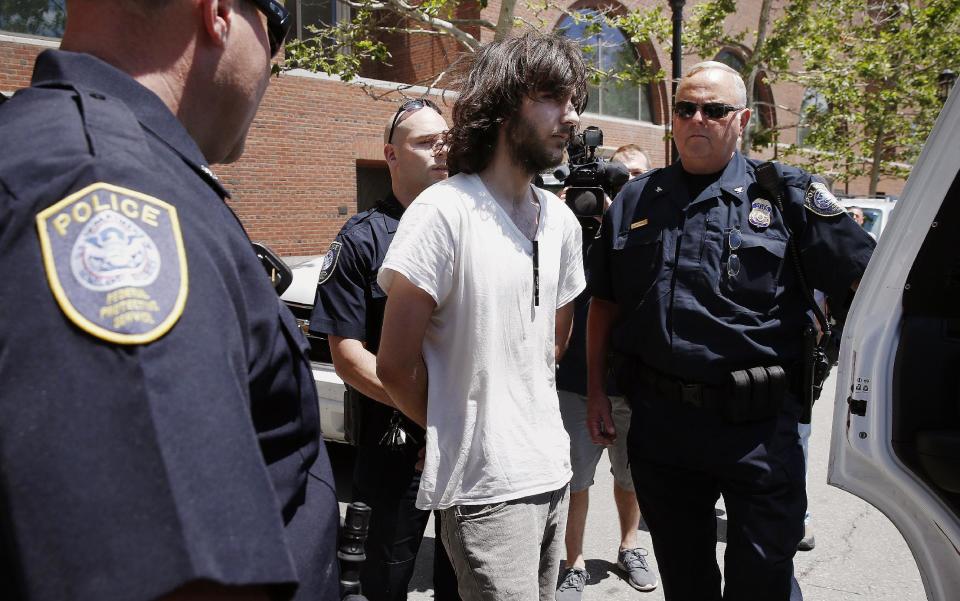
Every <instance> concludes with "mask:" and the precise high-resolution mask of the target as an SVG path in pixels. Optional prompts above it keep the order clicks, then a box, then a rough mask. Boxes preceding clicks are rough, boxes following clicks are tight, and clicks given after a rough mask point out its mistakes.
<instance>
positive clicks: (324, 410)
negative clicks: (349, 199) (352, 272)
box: [280, 255, 346, 442]
mask: <svg viewBox="0 0 960 601" xmlns="http://www.w3.org/2000/svg"><path fill="white" fill-rule="evenodd" d="M323 257H324V255H319V256H317V257H312V258H310V259H308V260H305V261H302V262H298V263H297V264H295V265H293V266H292V271H293V282H292V283H291V284H290V286H289V287H288V288H287V289H286V290H285V291H284V293H283V294H282V295H281V296H280V298H281V299H283V301H284V302H285V303H286V304H287V306H288V307H289V308H290V310H291V311H292V312H293V316H294V317H296V318H297V323H298V324H299V325H300V329H301V330H303V333H304V334H306V336H307V340H308V341H309V342H310V367H311V368H312V370H313V381H314V383H315V384H316V386H317V397H319V399H320V428H321V430H322V431H323V437H324V438H325V439H326V440H331V441H334V442H346V434H345V432H344V429H343V407H344V398H343V395H344V394H345V393H346V388H344V386H343V380H341V379H340V376H338V375H337V372H336V371H334V369H333V362H332V359H331V358H330V347H329V345H328V344H327V338H326V337H325V336H316V335H314V334H311V333H310V331H309V327H310V313H311V312H312V311H313V302H314V299H315V297H316V294H317V281H318V280H319V279H320V269H321V268H322V267H323Z"/></svg>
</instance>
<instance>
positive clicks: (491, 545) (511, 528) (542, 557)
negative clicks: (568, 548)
mask: <svg viewBox="0 0 960 601" xmlns="http://www.w3.org/2000/svg"><path fill="white" fill-rule="evenodd" d="M568 490H569V489H568V488H567V486H566V485H564V486H563V488H560V489H559V490H555V491H551V492H545V493H541V494H538V495H533V496H530V497H524V498H522V499H514V500H512V501H504V502H501V503H492V504H489V505H454V506H453V507H450V508H449V509H442V510H440V520H441V529H440V537H441V538H442V539H443V546H444V547H445V548H446V550H447V554H448V555H449V557H450V563H452V564H453V569H454V571H455V572H456V573H457V588H458V589H459V593H460V598H461V599H463V601H502V600H505V599H509V600H510V601H554V597H555V595H556V586H557V576H558V575H559V573H560V556H561V553H563V533H564V532H565V531H566V528H567V503H568V500H569V497H570V495H569V494H568V493H567V491H568Z"/></svg>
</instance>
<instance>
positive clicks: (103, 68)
mask: <svg viewBox="0 0 960 601" xmlns="http://www.w3.org/2000/svg"><path fill="white" fill-rule="evenodd" d="M31 83H32V85H34V86H47V87H65V88H73V89H76V90H78V91H79V90H96V91H98V92H101V93H103V94H104V95H105V96H108V97H113V98H115V99H117V100H119V101H120V102H122V103H123V104H125V105H126V106H127V108H129V109H130V111H131V112H132V113H133V114H134V115H135V116H136V118H137V121H139V122H140V125H142V126H143V127H144V128H146V129H148V130H150V131H151V132H153V134H155V135H156V136H157V137H158V138H160V139H161V140H163V141H164V142H165V143H166V144H167V145H168V146H170V148H171V149H173V151H174V152H176V153H177V154H179V155H180V157H181V158H182V159H183V160H184V162H186V163H187V165H189V166H190V167H191V168H192V169H193V170H194V171H196V172H197V174H198V175H199V176H200V177H201V178H202V179H203V180H204V181H206V182H207V183H208V184H209V185H210V186H211V187H212V188H213V189H214V190H215V191H216V192H217V193H218V194H220V196H221V197H225V198H229V197H230V194H229V192H227V190H226V189H225V188H224V187H223V185H222V184H220V181H219V180H218V179H217V176H216V175H214V173H213V171H211V170H210V167H209V165H208V164H207V160H206V159H205V158H204V156H203V153H202V152H201V151H200V148H199V147H198V146H197V143H196V142H195V141H194V139H193V138H191V137H190V134H189V133H187V130H186V128H185V127H184V126H183V124H182V123H180V121H179V120H178V119H177V118H176V117H175V116H174V114H173V113H171V112H170V109H169V108H167V105H165V104H164V103H163V101H162V100H160V97H159V96H157V95H156V94H154V93H153V92H151V91H150V90H149V89H147V88H146V87H144V86H143V85H141V84H140V83H138V82H137V81H136V80H134V79H133V78H132V77H130V76H129V75H127V74H126V73H124V72H123V71H120V70H119V69H117V68H116V67H114V66H112V65H110V64H108V63H106V62H104V61H102V60H100V59H99V58H96V57H95V56H93V55H90V54H82V53H77V52H66V51H64V50H45V51H44V52H43V53H41V54H40V56H38V57H37V62H36V66H35V67H34V71H33V79H32V81H31Z"/></svg>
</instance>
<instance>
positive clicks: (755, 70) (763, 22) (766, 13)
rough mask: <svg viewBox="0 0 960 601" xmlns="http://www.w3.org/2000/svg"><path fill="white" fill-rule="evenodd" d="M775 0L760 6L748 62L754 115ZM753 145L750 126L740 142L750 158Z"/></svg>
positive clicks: (748, 100) (745, 129)
mask: <svg viewBox="0 0 960 601" xmlns="http://www.w3.org/2000/svg"><path fill="white" fill-rule="evenodd" d="M772 5H773V0H763V2H762V3H761V4H760V21H759V22H758V23H757V42H756V44H754V45H753V54H751V55H750V58H749V59H748V60H747V80H746V81H745V82H744V84H746V86H747V108H749V109H750V114H751V115H752V114H753V113H754V111H755V110H756V108H757V102H756V100H757V99H756V95H755V94H754V89H755V88H756V85H757V75H758V74H759V73H760V53H761V52H762V51H763V45H764V44H765V43H766V41H767V27H768V26H769V24H770V7H771V6H772ZM756 123H758V124H759V123H760V117H759V115H758V116H757V121H756ZM752 145H753V128H752V127H750V124H749V123H748V124H747V127H746V128H744V130H743V137H742V139H741V140H740V152H742V153H743V155H744V156H750V147H751V146H752Z"/></svg>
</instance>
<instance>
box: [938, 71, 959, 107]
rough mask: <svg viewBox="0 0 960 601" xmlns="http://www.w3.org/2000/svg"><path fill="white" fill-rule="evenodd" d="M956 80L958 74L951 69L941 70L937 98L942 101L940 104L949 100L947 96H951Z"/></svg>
mask: <svg viewBox="0 0 960 601" xmlns="http://www.w3.org/2000/svg"><path fill="white" fill-rule="evenodd" d="M956 81H957V74H956V73H954V72H953V71H951V70H950V69H944V70H943V71H941V72H940V75H939V76H938V77H937V99H938V100H939V101H940V104H943V103H945V102H946V101H947V98H948V97H949V96H950V90H951V89H952V88H953V84H954V82H956Z"/></svg>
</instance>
